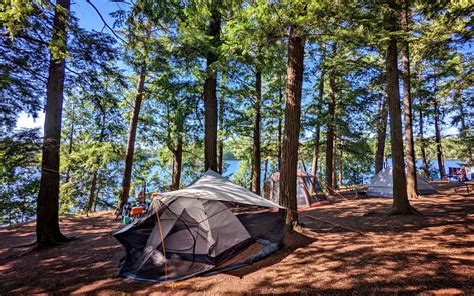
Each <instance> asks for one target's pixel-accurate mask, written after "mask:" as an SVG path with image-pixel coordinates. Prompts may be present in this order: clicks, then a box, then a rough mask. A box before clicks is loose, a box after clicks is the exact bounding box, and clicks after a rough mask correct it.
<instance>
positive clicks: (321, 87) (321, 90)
mask: <svg viewBox="0 0 474 296" xmlns="http://www.w3.org/2000/svg"><path fill="white" fill-rule="evenodd" d="M324 57H325V52H323V56H322V61H323V62H324ZM325 76H326V67H325V66H324V64H322V65H321V78H320V80H319V85H318V88H319V102H322V101H323V99H324V77H325ZM316 112H317V114H316V116H317V117H316V133H315V137H314V149H313V167H312V171H311V172H312V174H313V176H316V177H317V174H318V161H319V146H320V140H321V122H320V120H319V116H320V113H321V110H320V107H319V104H318V105H317V106H316ZM312 191H313V186H312V187H311V193H312Z"/></svg>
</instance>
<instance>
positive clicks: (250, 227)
mask: <svg viewBox="0 0 474 296" xmlns="http://www.w3.org/2000/svg"><path fill="white" fill-rule="evenodd" d="M272 208H273V209H275V208H277V209H280V210H279V211H274V210H271V209H272ZM284 216H285V210H284V208H283V207H281V206H279V205H277V204H275V203H272V202H271V201H269V200H266V199H264V198H262V197H260V196H258V195H255V194H253V193H252V192H250V191H248V190H247V189H245V188H242V187H240V186H238V185H235V184H233V183H232V182H230V181H228V180H227V179H225V178H224V177H222V176H220V175H219V174H217V173H215V172H213V171H208V172H207V173H205V174H204V176H202V177H201V178H200V179H198V180H197V181H196V182H195V183H194V184H192V185H191V186H189V187H188V188H185V189H182V190H177V191H172V192H167V193H162V194H160V196H159V197H158V198H155V199H154V200H153V203H152V205H151V206H150V209H149V210H148V211H147V213H146V215H145V216H144V217H143V218H141V219H140V220H138V221H136V222H135V223H133V224H130V225H128V226H126V227H124V228H123V229H121V230H119V231H118V232H116V233H115V234H114V237H115V238H116V239H117V240H118V241H119V242H120V243H121V244H122V245H123V246H124V247H125V249H126V256H125V257H124V258H123V259H122V261H121V264H120V267H119V274H120V275H122V276H126V277H130V278H134V279H139V280H146V281H156V282H160V281H176V280H182V279H186V278H189V277H191V276H194V275H197V274H203V273H210V272H218V271H222V270H229V269H233V268H237V267H241V266H243V265H248V264H251V263H253V262H254V261H256V260H258V259H260V258H262V257H264V256H267V255H268V254H270V253H272V252H274V251H276V250H277V249H278V248H279V246H280V244H281V241H282V239H283V232H284V231H283V227H284Z"/></svg>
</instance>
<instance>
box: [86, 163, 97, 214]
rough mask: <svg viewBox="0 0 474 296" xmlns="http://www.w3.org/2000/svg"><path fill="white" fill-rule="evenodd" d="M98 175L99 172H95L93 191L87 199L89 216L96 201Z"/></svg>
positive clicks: (92, 184) (92, 182) (92, 183)
mask: <svg viewBox="0 0 474 296" xmlns="http://www.w3.org/2000/svg"><path fill="white" fill-rule="evenodd" d="M97 173H98V171H97V170H96V171H94V173H93V174H92V181H91V189H90V191H89V198H88V199H87V205H86V213H87V214H88V213H89V212H90V211H91V209H92V206H93V204H94V201H95V191H96V186H97Z"/></svg>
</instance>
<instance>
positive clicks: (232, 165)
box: [222, 159, 472, 184]
mask: <svg viewBox="0 0 474 296" xmlns="http://www.w3.org/2000/svg"><path fill="white" fill-rule="evenodd" d="M240 162H241V161H240V160H237V159H235V160H225V161H224V164H225V166H226V168H227V170H226V171H225V172H224V173H223V174H222V175H223V176H225V177H230V176H232V175H233V174H234V173H236V172H237V171H238V170H239V165H240ZM428 162H429V167H430V169H431V170H432V171H433V174H432V178H433V179H439V169H438V161H437V160H429V161H428ZM462 164H463V163H462V161H461V160H456V159H447V160H445V161H444V167H445V171H446V175H448V174H449V168H450V167H453V168H460V167H462ZM391 165H392V159H387V161H386V162H385V167H390V166H391ZM263 166H264V164H262V172H261V180H262V184H263V181H264V180H263V177H264V176H263V173H264V172H263ZM416 167H417V170H421V168H422V161H421V159H419V160H417V161H416ZM306 168H307V169H308V170H309V169H310V168H311V164H306ZM269 170H270V168H269ZM270 173H271V172H270V171H269V172H268V176H267V177H269V175H270ZM468 175H470V174H469V173H468ZM373 176H374V174H373V173H372V174H369V175H367V176H364V179H365V180H368V181H370V180H371V179H372V178H373ZM468 178H469V179H472V176H468Z"/></svg>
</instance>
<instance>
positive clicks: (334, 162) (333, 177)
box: [331, 136, 337, 189]
mask: <svg viewBox="0 0 474 296" xmlns="http://www.w3.org/2000/svg"><path fill="white" fill-rule="evenodd" d="M336 155H337V138H336V136H334V144H333V145H332V171H331V180H332V184H331V188H332V189H336V188H337V179H336V167H337V159H336Z"/></svg>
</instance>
